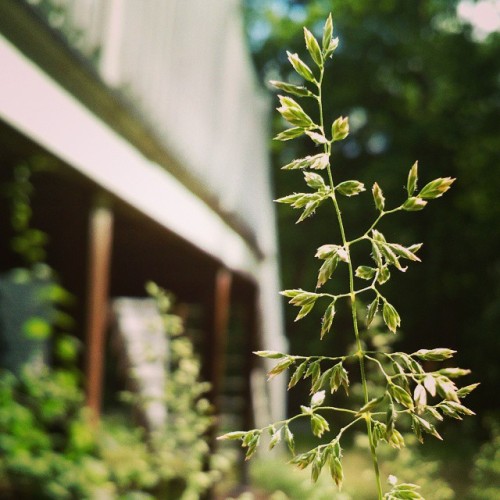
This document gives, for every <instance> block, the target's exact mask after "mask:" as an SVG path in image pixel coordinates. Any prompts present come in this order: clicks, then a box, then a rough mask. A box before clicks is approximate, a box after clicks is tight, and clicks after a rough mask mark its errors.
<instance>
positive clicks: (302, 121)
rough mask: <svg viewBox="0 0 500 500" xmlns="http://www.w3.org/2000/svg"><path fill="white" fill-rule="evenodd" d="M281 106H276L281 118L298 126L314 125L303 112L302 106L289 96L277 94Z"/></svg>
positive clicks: (307, 126) (304, 127)
mask: <svg viewBox="0 0 500 500" xmlns="http://www.w3.org/2000/svg"><path fill="white" fill-rule="evenodd" d="M278 98H279V100H280V103H281V106H280V107H279V108H277V110H278V112H279V113H280V114H281V116H283V118H284V119H285V120H286V121H288V122H290V123H291V124H292V125H295V126H296V127H299V128H303V129H306V128H311V127H313V126H314V122H313V121H312V120H311V118H310V117H309V116H308V115H307V114H306V113H305V111H304V110H303V109H302V107H301V106H300V105H299V104H298V103H297V102H296V101H294V100H293V99H292V98H291V97H286V96H281V95H280V96H278Z"/></svg>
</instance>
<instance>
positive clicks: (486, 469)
mask: <svg viewBox="0 0 500 500" xmlns="http://www.w3.org/2000/svg"><path fill="white" fill-rule="evenodd" d="M495 417H496V418H495ZM498 422H499V420H498V415H494V416H493V418H491V420H490V421H488V422H487V426H488V427H490V430H491V438H490V440H489V441H487V442H486V443H484V444H483V445H482V446H481V449H480V450H479V452H478V454H477V455H476V457H475V459H474V466H473V469H472V488H471V491H470V492H469V495H470V498H471V499H473V500H495V499H496V498H498V497H499V496H500V425H499V423H498Z"/></svg>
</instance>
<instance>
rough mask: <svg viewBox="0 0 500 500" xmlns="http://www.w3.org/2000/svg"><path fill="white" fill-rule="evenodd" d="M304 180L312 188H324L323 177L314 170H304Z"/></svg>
mask: <svg viewBox="0 0 500 500" xmlns="http://www.w3.org/2000/svg"><path fill="white" fill-rule="evenodd" d="M304 180H305V181H306V184H307V185H308V186H309V187H310V188H312V189H324V188H326V185H325V181H324V179H323V177H321V175H319V174H315V173H314V172H304Z"/></svg>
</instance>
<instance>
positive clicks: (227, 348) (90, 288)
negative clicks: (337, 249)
mask: <svg viewBox="0 0 500 500" xmlns="http://www.w3.org/2000/svg"><path fill="white" fill-rule="evenodd" d="M0 9H1V15H0V64H1V67H2V76H1V77H0V161H1V168H0V183H1V188H2V198H1V204H2V210H1V213H0V227H1V230H2V234H3V235H4V236H3V238H2V244H1V249H0V258H1V262H0V270H1V276H0V340H1V346H2V347H1V356H0V361H1V364H2V368H3V369H4V370H3V371H2V374H1V380H0V431H1V433H2V437H1V438H0V449H1V450H2V456H1V458H0V497H1V498H14V497H17V498H202V497H203V496H212V497H214V496H216V495H219V497H221V498H228V497H229V496H230V493H228V492H229V491H231V489H232V488H234V487H235V486H237V485H238V484H251V485H252V488H253V490H254V492H256V493H255V494H256V495H257V498H268V497H271V495H274V496H273V498H276V499H278V498H288V497H289V498H312V499H322V498H338V499H344V500H347V499H351V498H352V499H364V498H366V499H369V498H372V497H371V496H370V489H369V485H370V484H371V481H372V478H371V476H370V474H371V470H370V467H371V465H370V463H369V462H368V461H367V460H366V456H367V455H366V453H365V452H366V445H367V444H366V442H365V441H364V438H363V436H352V438H351V441H350V442H349V450H347V451H346V458H345V462H346V485H345V488H344V490H343V492H342V493H338V492H337V491H336V489H335V488H333V486H332V485H331V484H330V482H329V481H328V478H326V477H325V478H323V477H322V478H321V481H320V483H319V485H317V486H316V487H315V488H313V486H312V485H311V484H310V480H309V478H308V477H307V475H306V476H302V475H300V474H296V473H293V474H292V473H290V471H289V469H287V466H286V465H285V464H284V462H285V461H286V459H282V458H277V459H276V460H275V459H274V458H273V459H272V460H269V458H266V457H265V454H263V456H262V457H259V458H258V459H257V460H255V463H254V464H252V465H251V467H248V465H245V466H241V463H240V460H241V457H239V455H238V452H237V451H236V450H235V449H233V448H231V447H227V448H226V447H222V446H220V445H217V444H216V442H215V440H214V437H215V436H216V435H217V434H218V433H220V432H222V431H231V430H238V429H244V428H252V427H254V426H264V425H267V424H268V423H270V422H271V421H273V420H277V419H280V418H282V417H284V416H285V415H292V414H294V413H295V412H296V411H297V409H298V407H299V405H300V404H303V403H304V402H305V401H308V399H309V396H308V388H307V387H305V386H301V385H299V386H297V387H296V389H294V390H293V391H290V392H289V393H286V391H285V387H286V381H285V380H273V383H272V384H268V383H266V381H265V372H266V370H268V369H269V366H268V365H266V364H265V363H263V362H261V361H259V360H258V359H255V356H253V355H252V354H251V353H252V351H254V350H258V349H273V350H278V351H286V350H288V351H289V352H291V353H300V354H318V353H323V354H325V355H326V354H332V353H334V354H341V353H343V352H344V350H345V349H346V348H347V349H348V348H349V346H350V344H351V342H352V339H351V338H350V333H349V317H348V315H347V314H346V313H347V311H339V319H338V322H337V327H336V329H335V332H334V334H333V335H330V336H327V337H326V338H325V339H324V340H323V341H320V340H319V334H318V332H319V325H320V320H321V318H320V316H319V313H317V315H315V314H314V311H313V312H312V313H311V314H310V315H309V316H308V317H307V318H305V319H304V320H302V321H300V322H298V323H294V321H293V318H294V316H295V314H296V310H292V308H291V307H285V306H284V302H283V301H282V299H280V297H279V295H278V291H279V289H284V288H303V289H306V290H312V289H314V287H315V281H316V275H317V267H318V264H317V261H316V259H314V253H315V251H316V249H317V247H318V246H320V245H321V244H324V243H331V242H333V241H335V239H336V238H337V235H336V233H335V226H334V225H333V223H332V220H331V214H329V213H328V211H327V210H324V211H322V210H319V211H318V213H317V214H316V216H315V217H314V218H312V219H308V220H307V221H305V222H304V223H302V224H300V225H299V226H297V225H295V219H296V213H295V212H293V211H292V210H290V209H288V207H283V206H281V205H280V206H276V207H275V206H274V205H273V203H272V199H273V198H277V197H279V196H284V195H286V194H289V193H291V192H293V191H297V190H300V189H301V188H302V180H301V176H297V175H293V173H284V172H282V171H280V166H282V165H284V164H286V163H288V162H289V161H291V160H292V159H294V158H299V157H303V156H305V155H307V154H311V153H312V151H311V148H310V144H308V143H306V142H305V141H302V140H300V139H299V140H295V141H290V142H287V143H285V144H283V143H278V142H276V141H275V142H273V141H271V137H273V135H275V133H277V132H278V131H281V130H282V129H283V128H284V126H285V124H284V122H282V120H281V118H280V117H279V116H278V114H277V113H274V112H273V111H272V108H273V107H276V106H277V99H276V97H275V96H274V95H273V91H272V90H271V88H270V87H268V84H267V83H266V82H268V81H269V80H270V79H274V80H283V81H295V80H294V79H295V78H296V75H294V74H293V71H292V69H291V67H290V65H289V63H288V61H287V57H286V51H287V50H288V51H290V52H298V53H299V54H301V55H304V56H305V49H304V43H303V32H302V27H303V26H308V27H309V29H310V30H311V31H312V32H313V33H314V34H315V35H317V36H318V37H320V36H321V30H322V27H323V24H324V20H325V18H326V16H327V15H328V13H329V12H332V13H333V19H334V36H338V37H339V38H340V45H339V48H338V49H337V51H336V52H335V55H334V57H333V59H332V61H331V65H330V66H329V69H328V71H327V76H326V81H325V87H324V96H325V112H326V117H327V120H328V121H331V120H333V119H335V118H336V117H337V116H340V115H344V116H349V119H350V125H351V135H350V136H349V138H348V139H347V140H346V141H343V142H342V143H341V145H340V146H337V148H336V149H335V151H334V161H335V163H334V169H335V172H336V175H338V178H339V179H347V178H356V179H359V180H361V181H362V182H364V183H365V184H366V185H371V184H373V182H375V181H377V182H378V183H379V184H380V186H381V187H382V189H383V191H384V194H385V195H386V197H387V199H388V202H389V203H390V200H393V203H392V204H393V205H396V204H399V203H400V202H401V201H402V199H403V197H404V190H403V186H404V185H405V183H406V176H407V173H408V170H409V168H410V167H411V165H412V164H413V163H414V162H415V161H416V160H418V161H419V172H420V179H421V180H420V185H424V184H425V183H426V182H427V181H430V180H432V179H434V178H436V177H445V176H450V177H456V178H457V181H456V182H455V184H454V185H453V189H452V190H451V191H450V192H449V193H447V194H446V196H445V197H444V198H443V199H439V200H437V201H436V202H434V203H433V204H432V206H430V207H429V209H426V210H424V211H422V212H416V213H404V214H402V215H401V216H400V215H397V216H394V217H393V218H392V219H388V220H387V222H385V223H384V227H383V230H384V233H385V234H387V235H389V234H391V235H394V237H395V238H394V239H395V240H399V241H401V242H402V243H414V242H424V247H423V248H422V250H421V253H420V257H421V258H422V261H423V262H422V263H421V264H418V265H414V266H410V268H409V269H408V271H407V272H406V273H405V274H404V275H402V274H401V275H400V276H394V277H393V280H392V281H391V283H392V285H391V287H390V290H389V291H388V292H387V296H388V298H389V299H390V301H391V303H393V304H394V305H395V306H396V307H397V309H398V311H399V312H400V314H401V317H402V326H401V331H400V332H398V335H397V336H395V337H392V336H391V339H387V338H386V337H385V336H383V335H380V339H382V340H380V339H379V341H380V342H383V343H384V342H385V343H386V344H387V348H391V349H398V350H404V351H408V352H412V351H414V350H417V349H419V348H424V347H425V348H434V347H444V346H446V347H449V348H452V349H456V350H457V351H458V352H457V355H456V356H455V358H454V361H455V365H458V366H460V367H462V368H469V369H471V370H472V374H471V375H469V376H467V379H466V381H465V382H464V383H467V384H469V383H473V382H477V381H479V382H480V383H481V385H480V387H479V388H478V389H477V390H476V391H475V392H474V393H472V394H471V396H469V400H468V401H469V406H470V407H471V408H472V409H473V410H474V411H475V412H476V414H477V416H476V417H474V418H467V419H466V420H465V421H463V422H456V421H452V422H447V423H446V424H444V425H443V426H442V427H440V433H441V434H442V435H443V437H444V443H441V442H437V441H436V442H432V441H431V440H430V438H429V439H428V440H427V441H428V442H426V446H424V447H416V446H413V445H412V444H411V440H410V441H409V444H408V447H407V448H406V449H405V450H404V451H403V453H402V454H401V455H400V456H399V459H397V458H396V456H393V455H392V454H391V453H390V452H389V451H387V452H386V455H387V456H384V461H385V462H386V463H387V464H388V465H387V473H389V472H393V471H396V474H397V475H398V477H401V478H402V479H404V480H408V481H414V482H417V483H419V484H422V486H423V488H424V490H423V491H424V493H427V496H426V498H433V499H438V500H439V499H448V498H470V499H479V500H481V499H485V500H488V499H494V498H495V499H496V498H498V494H499V488H500V485H499V475H500V472H499V471H500V460H499V458H498V454H499V447H498V444H499V441H500V437H499V433H498V424H499V421H498V410H499V408H498V403H497V400H496V397H497V386H498V382H499V371H500V368H499V363H498V359H497V357H498V352H499V347H500V346H499V335H498V333H497V329H498V327H497V324H498V320H499V319H500V284H499V283H500V281H499V280H500V258H499V252H498V250H499V249H500V229H499V222H498V220H499V218H500V217H499V216H500V199H499V196H498V192H499V188H500V170H499V169H500V166H499V163H500V130H499V129H500V113H499V111H500V109H499V108H500V92H499V87H500V34H499V32H500V3H499V2H498V1H495V0H482V1H481V0H480V1H478V2H472V1H468V0H461V1H454V0H421V1H419V2H405V3H404V5H403V4H402V3H401V2H396V1H395V0H379V1H378V2H372V1H370V0H352V1H351V0H347V1H346V0H344V1H326V0H314V1H303V2H301V1H291V0H290V1H287V0H246V1H240V0H227V1H226V0H224V1H222V0H210V1H207V0H205V1H203V0H184V1H182V0H147V1H144V2H136V1H133V0H108V1H105V0H73V1H70V0H4V1H3V2H2V5H1V6H0ZM297 83H299V82H297ZM337 172H338V174H337ZM343 172H345V173H343ZM365 198H366V200H364V201H363V200H361V204H360V205H357V204H356V203H349V204H346V205H345V206H343V207H342V208H343V212H344V213H345V218H346V220H349V221H350V222H349V223H348V228H347V231H348V234H351V235H355V234H358V233H359V232H362V231H364V230H365V229H366V227H367V224H370V223H371V219H369V218H368V216H367V215H366V214H367V213H370V210H372V207H371V203H372V202H371V200H370V199H368V198H370V197H368V196H367V197H365ZM356 201H357V200H356ZM365 202H366V204H365V205H363V203H365ZM150 281H154V282H155V283H157V285H156V284H151V283H150V284H149V285H148V286H147V287H146V283H148V282H150ZM163 289H166V290H167V291H168V293H167V292H164V291H163ZM170 294H172V295H170ZM180 322H182V324H183V326H182V327H181V326H180ZM344 326H345V328H344ZM380 333H381V329H380V330H377V329H375V333H374V335H377V334H380ZM282 378H283V379H284V377H282ZM204 381H206V382H207V383H208V384H205V383H204ZM356 391H357V388H356V386H354V387H353V393H354V396H355V397H356V395H357V392H356ZM200 397H201V399H200ZM209 406H211V409H209ZM302 431H304V432H302ZM296 432H297V435H298V436H299V439H300V441H301V446H303V447H307V446H310V445H311V441H310V439H311V438H310V437H309V434H308V432H307V430H306V429H304V430H302V429H300V428H297V429H296ZM383 472H385V469H384V470H383ZM349 477H350V478H351V479H349ZM365 483H366V485H368V486H364V485H365ZM214 485H217V487H214ZM279 492H281V493H279ZM235 495H236V493H235ZM258 495H260V497H259V496H258ZM280 495H281V496H280ZM424 496H425V494H424Z"/></svg>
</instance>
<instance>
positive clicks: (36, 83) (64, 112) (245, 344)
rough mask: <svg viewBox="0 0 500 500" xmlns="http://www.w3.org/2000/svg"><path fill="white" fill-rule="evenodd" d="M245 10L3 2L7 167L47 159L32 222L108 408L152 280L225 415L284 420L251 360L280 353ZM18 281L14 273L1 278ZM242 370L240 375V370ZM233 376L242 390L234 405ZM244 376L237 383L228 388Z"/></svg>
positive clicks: (198, 2) (261, 131)
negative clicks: (134, 309)
mask: <svg viewBox="0 0 500 500" xmlns="http://www.w3.org/2000/svg"><path fill="white" fill-rule="evenodd" d="M241 9H242V8H241V5H240V2H239V1H238V0H225V1H224V2H221V1H219V0H188V1H186V0H147V1H145V2H137V1H135V0H75V1H70V0H57V1H56V0H4V1H3V2H2V7H1V15H0V67H1V68H2V76H1V78H0V151H1V153H0V157H1V158H2V162H1V163H2V165H1V169H2V170H3V171H4V172H5V171H6V170H7V169H8V168H10V167H11V166H12V165H14V164H15V163H16V162H19V161H21V160H22V159H23V158H27V157H29V156H31V155H36V154H39V153H41V152H42V153H43V154H45V155H49V156H50V157H51V158H53V160H54V162H55V163H57V165H58V168H55V169H52V170H50V171H47V172H43V173H40V174H39V175H37V180H36V196H35V198H34V213H35V217H36V220H37V224H38V226H39V227H41V229H43V230H44V231H45V232H47V233H48V235H49V237H50V242H51V243H50V247H49V263H50V264H51V265H52V266H53V267H54V268H55V269H56V270H58V272H60V274H61V276H62V277H63V283H64V285H65V286H66V287H67V288H68V289H69V290H70V291H71V292H73V293H74V294H75V295H76V296H77V297H78V299H79V302H78V303H79V308H78V310H77V312H76V316H77V319H78V324H79V325H81V330H82V331H81V332H80V335H81V336H82V339H83V340H84V342H85V346H86V350H85V352H86V362H85V376H86V380H87V397H88V404H89V405H90V406H91V407H93V408H94V409H95V411H96V412H99V411H100V408H101V400H102V392H103V373H104V371H105V369H106V363H107V355H106V349H105V346H106V335H107V332H108V330H109V327H110V321H109V309H110V302H111V301H112V300H113V299H114V298H116V297H141V296H144V294H145V292H144V284H145V282H146V281H147V280H154V281H156V282H157V283H158V284H159V285H161V286H162V287H164V288H166V289H168V290H171V291H172V292H173V293H174V294H175V295H176V297H177V299H178V301H179V302H180V303H182V304H185V305H186V307H185V310H186V311H187V312H186V315H187V316H188V317H189V316H190V314H193V315H195V316H196V317H197V318H198V319H197V321H198V325H199V326H200V329H201V332H202V338H201V341H200V353H201V355H202V357H203V360H204V364H205V373H206V376H207V378H208V379H209V380H210V381H211V382H212V385H213V394H212V397H213V400H214V402H215V404H216V406H217V407H218V409H219V410H220V411H226V410H227V409H228V407H232V408H233V409H234V408H236V407H237V405H235V401H236V400H235V399H228V397H230V398H234V397H235V398H236V399H237V400H238V401H240V402H242V403H243V406H242V407H241V412H240V413H242V414H244V415H245V420H246V424H249V423H250V420H252V419H254V418H255V416H261V417H262V418H263V419H264V420H265V421H267V419H268V418H279V417H280V415H281V414H282V412H283V411H284V391H283V387H282V385H280V383H279V382H277V383H276V384H274V385H269V386H268V385H267V384H265V383H264V382H263V376H262V373H263V371H262V370H263V369H262V367H261V366H260V364H259V363H260V361H259V360H258V359H256V358H255V356H252V355H251V351H253V350H255V349H275V350H284V349H286V347H285V340H284V336H283V332H282V320H281V311H280V302H279V296H278V287H279V285H278V266H277V245H276V231H275V217H274V209H273V206H272V195H271V189H270V182H269V178H270V174H269V160H268V156H267V140H268V129H267V122H268V120H267V117H268V107H269V106H268V105H269V103H268V100H267V99H266V96H265V95H264V94H263V92H262V90H261V89H260V88H259V84H258V82H257V81H256V79H255V75H254V73H253V68H252V64H251V60H250V57H249V54H248V51H247V47H246V45H245V39H244V31H243V27H242V10H241ZM4 267H5V266H4ZM234 355H237V358H236V359H235V360H234V359H232V357H233V356H234ZM232 363H233V364H236V366H237V368H238V369H237V370H236V371H234V372H233V374H236V372H238V373H239V374H240V375H241V374H243V378H242V380H241V384H240V385H239V386H238V388H237V389H236V390H234V391H233V392H232V394H231V393H230V389H228V388H227V385H226V379H227V373H228V371H229V369H230V366H231V364H232ZM230 378H231V377H230ZM257 406H258V408H259V409H258V411H256V407H257Z"/></svg>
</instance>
